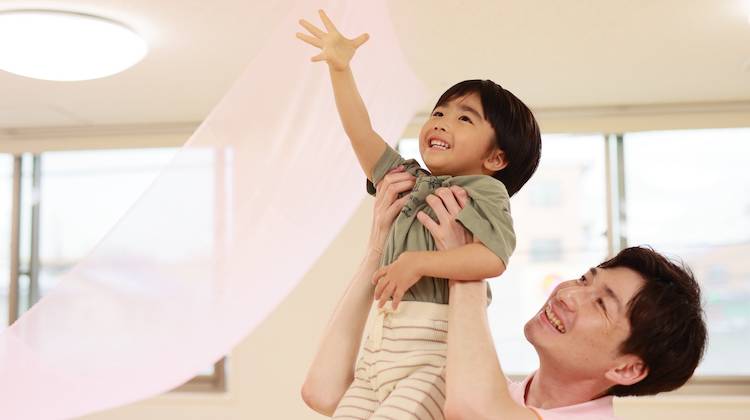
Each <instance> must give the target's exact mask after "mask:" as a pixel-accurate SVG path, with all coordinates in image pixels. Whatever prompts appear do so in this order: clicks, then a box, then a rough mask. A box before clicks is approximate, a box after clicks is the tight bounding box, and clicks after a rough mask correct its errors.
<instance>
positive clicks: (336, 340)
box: [302, 251, 380, 416]
mask: <svg viewBox="0 0 750 420" xmlns="http://www.w3.org/2000/svg"><path fill="white" fill-rule="evenodd" d="M379 262H380V254H379V253H377V252H375V251H368V252H367V254H366V255H365V258H364V259H363V260H362V262H361V263H360V266H359V269H358V270H357V274H356V275H355V276H354V277H353V278H352V280H351V282H350V283H349V286H348V287H347V289H346V292H344V295H343V296H342V297H341V300H340V301H339V303H338V305H337V306H336V309H335V310H334V312H333V315H332V316H331V320H330V321H329V323H328V326H327V327H326V330H325V332H324V334H323V340H322V341H321V343H320V347H319V348H318V352H317V354H316V355H315V358H314V359H313V362H312V365H311V366H310V369H309V370H308V372H307V377H306V378H305V383H304V385H302V399H303V400H304V401H305V403H306V404H307V405H308V406H309V407H310V408H312V409H313V410H315V411H317V412H319V413H321V414H324V415H326V416H331V415H332V414H333V412H334V410H335V409H336V406H337V405H338V403H339V401H340V400H341V397H342V396H343V395H344V393H345V392H346V390H347V389H348V388H349V385H351V383H352V381H353V380H354V368H353V367H354V362H355V359H356V357H357V353H358V351H359V346H360V341H361V339H362V331H363V330H364V327H365V323H366V322H367V314H368V312H369V309H370V305H371V303H372V294H373V289H372V285H371V284H370V281H369V280H370V276H371V275H372V273H373V272H374V271H375V270H376V269H377V268H378V264H379Z"/></svg>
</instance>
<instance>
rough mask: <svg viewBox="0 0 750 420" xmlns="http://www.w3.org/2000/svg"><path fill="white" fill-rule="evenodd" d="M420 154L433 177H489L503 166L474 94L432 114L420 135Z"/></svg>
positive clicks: (493, 131) (500, 153) (440, 107)
mask: <svg viewBox="0 0 750 420" xmlns="http://www.w3.org/2000/svg"><path fill="white" fill-rule="evenodd" d="M419 152H420V154H421V155H422V159H423V160H424V162H425V164H426V165H427V168H428V169H429V170H430V172H432V174H433V175H453V176H457V175H483V174H484V175H492V174H493V173H495V172H496V171H498V170H500V169H502V167H504V166H505V162H504V156H503V155H502V152H500V151H499V149H498V148H497V146H496V145H495V130H494V129H493V128H492V126H491V125H490V123H489V122H488V121H487V120H486V119H485V117H484V109H483V108H482V101H481V99H480V98H479V94H477V93H476V92H474V93H470V94H468V95H465V96H461V97H458V98H454V99H452V100H450V101H448V102H447V103H445V104H442V105H440V106H438V107H436V108H435V109H434V110H433V111H432V115H431V116H430V118H429V119H428V120H427V121H426V122H425V124H424V125H423V126H422V130H421V131H420V133H419ZM498 159H501V161H498Z"/></svg>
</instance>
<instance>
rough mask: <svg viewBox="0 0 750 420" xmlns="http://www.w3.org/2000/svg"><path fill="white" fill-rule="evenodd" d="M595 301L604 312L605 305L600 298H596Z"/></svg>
mask: <svg viewBox="0 0 750 420" xmlns="http://www.w3.org/2000/svg"><path fill="white" fill-rule="evenodd" d="M596 303H598V304H599V306H601V307H602V309H604V312H607V305H605V304H604V301H603V300H602V299H601V298H599V299H597V300H596Z"/></svg>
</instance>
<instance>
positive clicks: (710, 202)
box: [624, 129, 750, 376]
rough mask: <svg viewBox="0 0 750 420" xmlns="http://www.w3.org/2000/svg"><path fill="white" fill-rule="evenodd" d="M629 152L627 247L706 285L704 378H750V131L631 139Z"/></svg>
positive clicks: (666, 133)
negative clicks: (678, 263)
mask: <svg viewBox="0 0 750 420" xmlns="http://www.w3.org/2000/svg"><path fill="white" fill-rule="evenodd" d="M624 147H625V148H624V160H625V186H626V194H625V197H626V198H625V201H626V203H627V204H626V209H627V211H626V217H627V231H626V236H627V240H628V243H629V244H632V245H638V244H648V245H651V246H652V247H654V249H656V250H657V251H659V252H662V253H665V254H667V255H670V256H673V257H678V258H681V259H683V260H684V261H685V263H687V264H688V265H689V266H690V268H691V269H692V270H693V272H694V274H695V277H696V279H697V280H698V281H699V283H700V284H701V289H702V292H703V299H704V302H705V305H706V306H705V311H706V317H707V320H708V328H709V346H708V351H707V353H706V355H705V357H704V359H703V363H702V364H701V366H700V367H699V368H698V373H699V374H701V375H711V376H747V375H750V364H748V363H747V362H746V359H747V349H746V348H747V343H750V259H748V255H750V175H749V173H748V159H749V158H750V129H725V130H690V131H661V132H647V133H634V134H626V135H625V137H624Z"/></svg>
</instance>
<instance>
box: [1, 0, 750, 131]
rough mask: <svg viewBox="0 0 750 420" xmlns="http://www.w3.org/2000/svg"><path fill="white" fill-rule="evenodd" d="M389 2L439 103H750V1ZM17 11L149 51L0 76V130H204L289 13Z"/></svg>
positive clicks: (123, 1)
mask: <svg viewBox="0 0 750 420" xmlns="http://www.w3.org/2000/svg"><path fill="white" fill-rule="evenodd" d="M352 1H354V0H352ZM358 1H360V0H358ZM310 3H311V4H310V14H309V16H308V18H314V17H315V10H316V8H317V4H316V3H315V2H312V1H311V2H310ZM388 3H389V6H390V10H391V13H392V16H393V19H394V21H395V23H396V25H397V31H398V34H399V37H400V39H401V42H402V45H403V49H404V51H405V53H406V55H407V58H408V60H409V62H410V64H411V65H412V67H413V68H414V70H415V71H416V73H417V74H418V76H419V77H420V78H421V79H422V80H424V81H425V83H426V84H427V86H428V87H429V88H430V91H431V93H432V95H433V96H434V97H437V96H438V95H439V94H440V93H441V92H442V91H443V90H445V89H446V88H447V87H448V86H450V85H451V84H453V83H455V82H457V81H460V80H464V79H469V78H490V79H493V80H494V81H496V82H498V83H500V84H502V85H503V86H504V87H506V88H507V89H510V90H511V91H513V92H514V93H516V94H517V95H518V96H519V97H521V98H522V99H523V100H524V101H525V102H527V103H528V104H529V105H530V106H531V107H532V108H535V109H537V110H540V109H549V108H555V109H557V108H566V107H596V106H625V105H628V106H639V105H654V104H675V103H691V104H693V103H717V104H718V105H720V103H731V102H735V103H736V102H738V101H739V102H750V19H749V16H750V0H658V1H657V0H569V1H563V0H512V1H511V0H504V1H498V0H495V1H493V0H475V1H459V0H450V1H449V0H441V1H438V0H401V1H396V0H390V1H388ZM18 8H24V9H29V8H56V9H67V10H72V11H78V12H85V13H90V14H96V15H101V16H105V17H109V18H112V19H115V20H118V21H121V22H123V23H125V24H127V25H129V26H131V27H133V28H134V29H135V30H136V31H138V32H139V33H141V34H142V35H143V36H144V37H145V38H146V39H147V40H148V42H149V43H150V48H151V51H150V52H149V55H148V56H147V58H146V59H145V60H144V61H142V62H141V63H139V64H138V65H137V66H135V67H133V68H132V69H130V70H128V71H126V72H124V73H121V74H119V75H116V76H113V77H110V78H106V79H100V80H94V81H87V82H72V83H71V82H67V83H60V82H44V81H38V80H32V79H26V78H22V77H18V76H15V75H12V74H9V73H5V72H2V71H0V128H20V127H41V126H45V127H50V126H55V127H60V126H87V125H129V124H154V123H175V122H198V121H200V120H202V119H203V118H204V116H205V115H206V114H207V113H208V112H209V110H210V109H211V108H212V106H213V105H214V104H215V103H216V102H218V100H219V99H220V98H221V97H222V95H223V94H224V92H225V91H226V90H227V89H228V88H229V86H231V84H232V82H233V80H234V79H235V78H236V77H237V76H238V75H239V74H240V72H241V71H242V70H243V68H244V66H245V65H246V64H247V63H248V61H249V60H250V58H252V56H253V54H254V52H255V51H256V50H257V49H258V48H259V47H260V44H261V43H262V42H263V39H264V37H263V34H264V33H265V31H267V30H268V29H269V28H267V27H266V26H267V25H268V24H269V23H268V22H270V21H272V20H273V19H260V20H258V19H253V17H254V16H268V15H269V14H272V15H274V16H279V15H280V14H283V13H285V10H283V9H282V8H281V7H279V6H278V3H274V2H273V1H268V0H265V1H247V0H216V1H206V0H119V1H118V0H67V1H61V0H58V1H22V0H3V1H0V10H12V9H18ZM363 31H367V28H363ZM350 35H355V34H350ZM371 35H372V36H377V34H371ZM430 105H431V104H426V105H425V106H430Z"/></svg>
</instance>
